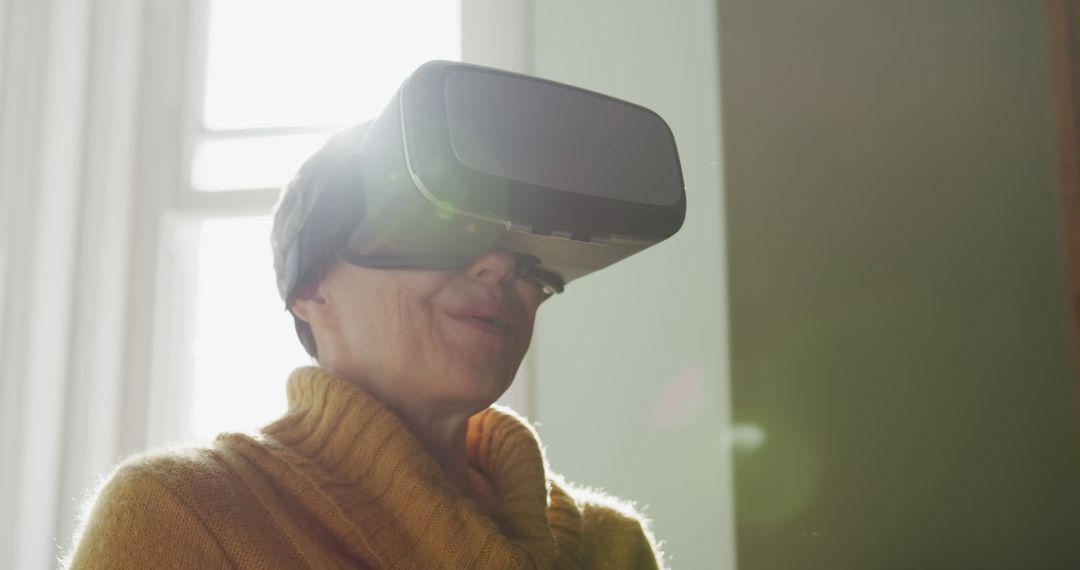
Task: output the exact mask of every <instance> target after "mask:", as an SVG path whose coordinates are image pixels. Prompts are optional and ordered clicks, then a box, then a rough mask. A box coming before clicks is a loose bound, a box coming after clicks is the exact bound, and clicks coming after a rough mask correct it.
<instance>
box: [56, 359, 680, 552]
mask: <svg viewBox="0 0 1080 570" xmlns="http://www.w3.org/2000/svg"><path fill="white" fill-rule="evenodd" d="M288 395H289V411H288V413H287V414H286V415H285V416H284V417H283V418H281V419H280V420H278V421H276V422H274V423H272V424H270V425H268V426H266V427H264V428H263V429H262V430H261V432H260V433H259V434H257V435H251V434H238V433H231V434H224V435H221V436H219V437H218V438H217V440H216V441H215V443H214V445H213V446H212V447H209V448H196V449H187V450H168V451H160V452H156V453H152V454H148V455H143V456H139V457H135V458H132V459H129V460H127V461H125V462H124V463H123V464H121V465H120V466H119V467H118V468H117V470H116V471H115V472H114V473H113V475H112V477H111V478H110V479H109V481H108V482H107V483H106V484H105V486H104V487H103V488H102V489H101V491H100V492H99V494H98V496H97V498H96V500H95V502H94V506H93V509H92V510H91V511H90V512H89V516H88V518H87V521H86V523H85V526H84V527H83V530H82V533H81V538H80V539H79V541H78V543H77V546H76V548H75V550H74V551H73V552H72V553H71V555H70V556H71V557H70V564H71V566H72V567H73V568H110V569H113V568H227V567H238V568H260V569H263V568H343V567H346V568H656V567H657V565H658V563H657V561H658V560H659V558H660V557H659V556H658V554H657V550H656V547H655V544H654V541H653V539H652V537H651V535H650V534H649V533H648V531H647V529H646V525H645V523H644V522H643V519H641V518H640V517H639V516H638V515H637V514H635V513H634V512H633V511H632V510H631V509H629V508H627V507H626V506H625V505H620V504H619V503H618V502H617V501H615V500H613V499H610V498H608V497H604V496H602V495H598V494H596V493H590V492H587V491H583V490H579V489H574V488H571V487H569V486H567V485H566V484H565V483H564V482H562V481H561V480H560V479H559V478H558V476H556V475H555V474H553V473H551V472H550V471H549V470H548V468H547V465H546V461H545V459H544V456H543V452H542V450H541V447H540V443H539V441H538V439H537V436H536V433H535V432H534V431H533V430H532V428H531V427H530V426H529V424H528V423H526V422H524V421H523V420H522V419H521V418H519V417H518V416H516V415H515V414H514V413H513V412H512V411H509V410H506V409H497V408H491V409H488V410H485V411H484V412H481V413H479V414H477V415H476V416H473V417H472V418H470V420H469V425H468V434H467V450H468V454H469V461H470V463H471V464H472V466H473V467H474V468H475V469H476V470H478V471H480V472H481V473H483V474H484V475H486V476H487V477H488V478H489V479H490V480H491V482H492V483H493V486H494V488H495V489H496V492H497V494H498V507H497V512H496V513H495V514H493V515H491V516H488V515H484V514H482V513H481V511H480V508H479V507H478V506H477V505H476V504H475V503H474V502H473V501H472V500H470V499H468V498H466V497H464V496H462V495H461V494H460V493H459V492H458V491H456V490H455V489H454V488H453V487H452V486H451V485H450V483H449V481H448V479H447V478H446V476H445V475H444V474H443V472H442V470H441V468H440V466H439V465H438V464H437V462H436V461H435V459H434V458H433V457H432V456H431V455H430V454H429V453H428V452H427V450H426V449H425V448H424V447H422V446H421V444H420V443H419V441H418V440H417V439H416V438H415V437H414V436H413V435H412V433H411V432H410V431H409V430H408V429H406V427H405V425H404V424H403V423H402V422H401V421H400V420H399V419H398V418H397V416H395V415H394V414H393V413H392V412H390V411H389V410H387V409H386V408H385V407H384V406H383V405H382V403H381V402H379V401H378V400H376V399H374V398H373V397H371V396H369V395H368V394H366V393H365V392H364V391H362V390H361V389H359V388H357V387H356V386H354V385H352V384H351V383H349V382H347V381H345V380H343V379H341V378H339V377H337V376H334V375H332V374H330V373H329V372H327V371H325V370H324V369H321V368H316V367H307V368H301V369H298V370H296V371H295V372H293V374H292V375H291V376H290V378H289V383H288Z"/></svg>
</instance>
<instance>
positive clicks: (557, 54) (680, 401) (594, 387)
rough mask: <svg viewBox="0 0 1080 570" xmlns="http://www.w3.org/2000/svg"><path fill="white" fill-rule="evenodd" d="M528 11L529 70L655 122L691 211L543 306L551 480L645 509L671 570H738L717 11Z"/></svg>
mask: <svg viewBox="0 0 1080 570" xmlns="http://www.w3.org/2000/svg"><path fill="white" fill-rule="evenodd" d="M533 11H534V14H533V16H534V35H533V40H534V41H533V68H532V69H533V72H534V73H536V74H538V75H540V76H543V77H548V78H551V79H555V80H559V81H566V82H569V83H572V84H575V85H580V86H583V87H586V88H590V89H594V90H597V91H600V92H602V93H607V94H610V95H614V96H616V97H620V98H623V99H627V100H629V101H632V102H635V103H638V104H641V105H645V106H646V107H649V108H651V109H653V110H655V111H657V112H658V113H660V115H661V116H662V117H664V118H665V119H666V120H667V121H668V123H669V124H670V126H671V128H672V130H673V132H674V134H675V140H676V142H677V144H678V147H679V153H680V158H681V161H682V166H683V171H684V176H685V180H686V186H687V201H688V204H689V211H688V213H687V219H686V223H685V225H684V226H683V229H682V230H681V232H680V233H679V234H677V235H676V236H675V237H674V238H672V239H671V240H669V241H668V242H665V243H662V244H660V245H658V246H655V247H653V248H651V249H649V250H646V251H645V252H644V253H641V254H639V255H637V256H635V257H633V258H631V259H628V260H625V261H623V262H621V263H619V264H616V265H614V266H612V267H610V268H608V269H606V270H604V271H602V272H600V273H597V274H595V275H590V276H589V277H586V278H584V279H582V280H580V281H577V282H573V283H571V284H570V286H569V287H567V290H566V293H565V294H563V295H561V296H559V297H557V298H555V299H553V300H552V301H549V304H548V305H547V306H545V307H543V308H542V310H541V312H540V316H539V319H538V323H537V332H536V337H535V341H534V344H533V356H535V358H536V363H535V368H534V370H533V373H534V379H535V385H534V398H533V410H534V417H536V418H538V419H539V420H540V421H541V422H542V426H541V428H540V433H541V436H542V437H543V438H544V442H545V444H547V445H548V455H549V458H550V460H551V462H552V465H553V467H554V468H555V469H556V470H560V471H562V472H564V473H565V474H566V475H567V477H568V478H570V479H571V480H573V481H576V482H580V483H584V484H589V485H593V486H597V487H603V488H605V489H606V490H607V491H609V492H611V493H614V494H616V495H619V496H622V497H625V498H630V499H633V500H636V501H637V502H638V503H639V504H640V505H647V507H648V508H647V513H648V514H649V515H650V516H651V517H652V518H653V519H654V523H655V531H656V534H657V535H658V537H659V538H660V539H661V540H663V541H665V543H666V544H665V550H666V551H667V553H668V554H669V558H670V560H671V563H672V565H673V566H674V567H676V568H716V567H724V566H730V564H731V561H732V560H734V558H733V555H734V551H733V544H732V541H733V533H732V524H733V523H732V504H731V498H730V471H731V467H730V461H729V459H728V457H729V455H728V453H727V447H726V444H725V441H726V439H725V437H726V436H725V431H724V426H726V425H727V424H728V411H727V410H728V401H727V399H728V382H727V366H728V364H727V363H728V358H727V346H728V341H727V332H726V327H727V319H726V315H725V313H726V309H725V304H726V297H727V296H726V293H725V289H724V287H725V286H724V266H725V262H724V247H723V237H722V236H723V231H724V230H723V217H722V206H721V204H722V201H723V199H722V194H721V189H720V145H719V137H720V131H719V129H720V123H719V111H720V105H719V99H718V97H719V95H718V93H719V83H718V81H719V74H718V56H717V52H716V16H715V7H714V6H713V4H712V3H710V2H705V1H683V2H668V3H663V2H625V1H616V0H606V1H590V2H581V1H576V2H571V1H567V0H557V1H552V0H543V1H538V2H534V3H533Z"/></svg>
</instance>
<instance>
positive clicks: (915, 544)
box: [719, 0, 1080, 569]
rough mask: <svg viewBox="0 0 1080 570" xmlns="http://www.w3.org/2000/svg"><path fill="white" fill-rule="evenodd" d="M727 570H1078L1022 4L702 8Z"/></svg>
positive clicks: (1049, 152)
mask: <svg viewBox="0 0 1080 570" xmlns="http://www.w3.org/2000/svg"><path fill="white" fill-rule="evenodd" d="M720 7H721V8H720V14H719V16H720V20H719V21H720V54H721V61H720V69H721V71H722V78H723V84H724V90H723V97H722V101H723V111H722V117H723V138H724V141H725V157H724V165H725V181H726V185H725V188H726V200H727V202H726V209H725V215H726V218H727V220H728V234H727V236H728V239H727V248H728V252H729V266H728V275H729V289H730V304H731V321H730V323H731V358H732V361H731V362H732V378H733V382H732V405H733V415H734V420H735V421H736V422H739V423H745V424H755V425H758V426H760V427H761V429H762V431H763V433H764V434H765V437H766V443H765V444H764V445H763V446H761V447H760V448H759V449H758V450H756V451H753V452H746V453H739V454H737V456H736V458H735V489H736V508H737V511H736V512H737V535H738V548H739V566H740V567H741V568H746V569H756V568H981V569H990V568H1001V569H1006V568H1009V569H1018V568H1040V569H1042V568H1045V569H1052V568H1080V480H1078V479H1080V478H1078V475H1080V456H1078V449H1080V442H1078V440H1077V430H1078V422H1077V409H1078V405H1077V389H1076V383H1075V382H1076V376H1075V371H1074V370H1073V369H1072V368H1071V365H1072V362H1071V355H1070V348H1071V347H1070V345H1069V331H1068V321H1067V316H1068V309H1067V305H1066V302H1067V294H1066V290H1065V276H1064V257H1063V253H1062V247H1061V245H1062V240H1061V237H1060V229H1059V220H1060V212H1059V210H1058V200H1059V198H1058V195H1057V188H1056V187H1055V183H1056V171H1055V168H1056V164H1055V162H1054V160H1055V156H1056V155H1055V150H1054V147H1053V143H1054V132H1053V130H1052V124H1051V110H1050V101H1051V98H1050V92H1049V77H1050V76H1049V71H1048V59H1047V53H1046V50H1047V41H1046V37H1045V32H1044V26H1045V23H1044V20H1043V12H1042V3H1041V2H1020V1H992V2H991V1H963V2H960V1H957V2H885V1H837V0H828V1H824V0H819V1H816V2H812V3H809V2H776V1H758V2H749V1H742V2H735V1H732V2H721V3H720Z"/></svg>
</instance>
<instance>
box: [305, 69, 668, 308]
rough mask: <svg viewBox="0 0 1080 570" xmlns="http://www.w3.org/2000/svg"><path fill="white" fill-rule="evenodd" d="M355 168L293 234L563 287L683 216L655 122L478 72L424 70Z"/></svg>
mask: <svg viewBox="0 0 1080 570" xmlns="http://www.w3.org/2000/svg"><path fill="white" fill-rule="evenodd" d="M355 156H356V160H357V164H356V165H355V166H356V169H355V172H356V176H355V177H352V180H351V181H348V182H345V183H342V184H339V185H336V186H335V187H334V189H333V190H334V191H335V192H345V193H349V194H350V195H349V196H348V197H341V198H337V199H334V198H328V199H327V201H329V202H332V203H334V204H335V205H334V206H333V208H331V207H325V208H321V207H320V206H322V204H317V205H316V208H315V209H316V210H320V211H322V212H323V213H322V214H320V213H319V212H315V211H313V213H312V217H311V220H310V221H309V222H308V223H307V224H305V226H304V229H303V231H302V233H309V232H317V233H319V234H321V235H322V236H323V237H322V239H310V238H309V239H308V241H309V242H317V243H320V244H321V243H327V242H333V241H340V242H341V243H343V244H344V245H343V247H345V248H346V250H347V251H348V252H350V253H351V254H352V255H353V256H355V257H356V258H357V259H392V260H398V262H400V264H401V266H414V267H422V266H431V267H434V265H433V264H432V263H425V260H427V261H430V260H432V259H436V260H448V259H468V258H472V257H475V256H477V255H479V254H482V253H484V252H486V251H506V252H509V253H514V254H519V255H527V256H529V257H530V258H531V259H535V260H537V261H536V262H535V263H534V264H533V268H534V270H536V271H541V272H544V273H546V274H548V275H554V276H557V277H558V279H559V280H560V281H561V282H563V283H566V282H569V281H571V280H573V279H576V278H578V277H581V276H583V275H586V274H588V273H590V272H592V271H596V270H598V269H601V268H603V267H606V266H608V265H610V264H612V263H614V262H616V261H619V260H621V259H623V258H625V257H627V256H629V255H632V254H633V253H636V252H638V251H641V250H642V249H644V248H646V247H649V246H651V245H654V244H656V243H658V242H660V241H662V240H664V239H666V238H668V237H670V236H671V235H673V234H674V233H675V232H676V231H678V229H679V228H680V227H681V226H682V223H683V219H684V216H685V211H686V194H685V190H684V186H683V179H682V171H681V168H680V165H679V158H678V152H677V151H676V148H675V141H674V138H673V136H672V134H671V130H670V129H669V128H668V126H667V124H666V123H665V122H664V121H663V119H661V118H660V116H659V115H657V114H656V113H654V112H652V111H650V110H648V109H646V108H644V107H641V106H638V105H634V104H632V103H628V102H626V101H621V100H618V99H615V98H612V97H608V96H606V95H601V94H598V93H594V92H591V91H587V90H584V89H580V88H577V87H573V86H569V85H564V84H561V83H556V82H553V81H547V80H543V79H537V78H534V77H529V76H526V75H520V74H515V73H509V72H506V71H501V70H497V69H491V68H486V67H480V66H475V65H468V64H462V63H453V62H444V61H434V62H429V63H426V64H424V65H422V66H421V67H420V68H419V69H417V70H416V71H415V72H413V74H412V75H411V76H409V78H408V79H406V81H405V82H404V83H403V84H402V86H401V88H400V89H399V90H398V91H397V93H396V94H395V96H394V97H393V99H392V100H391V101H390V103H389V105H387V107H386V109H385V110H383V112H382V113H381V114H380V115H379V116H378V117H376V118H375V119H374V121H373V122H372V123H371V125H370V127H369V128H368V129H367V131H366V132H365V133H364V134H363V136H362V138H360V140H358V141H357V147H356V151H355ZM323 199H324V198H322V197H321V198H320V201H322V200H323ZM335 208H346V209H347V211H344V212H342V211H337V212H331V211H329V210H332V209H335ZM320 215H325V216H327V218H328V219H329V220H330V221H331V223H321V219H320V217H319V216H320ZM346 219H347V220H350V221H348V222H342V221H340V220H346ZM343 223H346V225H347V226H348V227H347V228H342V227H341V224H343ZM343 230H346V231H345V233H346V234H347V237H345V238H344V239H341V237H340V236H342V235H343V234H342V233H341V232H342V231H343ZM297 241H298V242H302V241H303V236H301V239H299V240H297ZM290 253H292V252H290ZM297 255H300V254H299V253H298V254H297ZM308 255H309V257H312V254H308ZM309 261H310V262H314V261H315V259H310V260H309ZM294 265H295V266H296V272H295V281H292V282H291V283H290V286H289V287H288V290H289V295H288V297H289V298H287V301H291V297H292V294H293V293H294V292H295V291H294V289H295V285H296V281H300V280H302V279H303V278H304V276H305V273H306V272H305V270H304V266H305V265H306V263H305V262H304V260H302V259H301V260H295V262H294ZM560 288H561V287H560Z"/></svg>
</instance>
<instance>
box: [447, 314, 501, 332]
mask: <svg viewBox="0 0 1080 570" xmlns="http://www.w3.org/2000/svg"><path fill="white" fill-rule="evenodd" d="M450 318H452V319H454V321H456V322H458V323H461V324H462V325H464V326H466V327H469V328H471V329H473V330H477V331H480V332H483V333H486V334H490V335H494V336H498V337H511V336H513V335H514V327H513V326H507V325H505V324H499V323H496V322H492V321H490V320H485V319H483V318H480V317H473V316H467V315H465V316H459V315H454V314H450Z"/></svg>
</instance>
